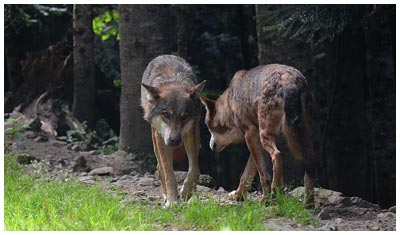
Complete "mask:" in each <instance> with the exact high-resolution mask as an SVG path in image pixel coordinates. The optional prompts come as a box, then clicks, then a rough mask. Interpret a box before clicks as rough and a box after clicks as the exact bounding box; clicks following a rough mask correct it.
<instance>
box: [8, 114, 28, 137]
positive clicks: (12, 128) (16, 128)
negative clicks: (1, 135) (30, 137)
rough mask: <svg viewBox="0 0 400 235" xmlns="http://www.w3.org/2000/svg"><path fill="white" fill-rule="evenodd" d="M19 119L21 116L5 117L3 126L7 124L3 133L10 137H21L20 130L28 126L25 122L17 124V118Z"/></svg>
mask: <svg viewBox="0 0 400 235" xmlns="http://www.w3.org/2000/svg"><path fill="white" fill-rule="evenodd" d="M20 119H21V116H19V117H17V118H10V119H7V120H6V122H5V126H6V127H7V126H9V127H7V128H6V130H5V133H6V134H7V135H8V136H9V137H10V138H11V139H18V138H20V137H21V131H22V130H24V129H26V128H28V125H26V124H19V120H20Z"/></svg>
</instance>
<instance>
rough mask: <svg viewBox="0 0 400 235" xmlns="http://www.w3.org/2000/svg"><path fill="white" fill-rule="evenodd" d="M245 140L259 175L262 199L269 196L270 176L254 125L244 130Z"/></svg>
mask: <svg viewBox="0 0 400 235" xmlns="http://www.w3.org/2000/svg"><path fill="white" fill-rule="evenodd" d="M244 137H245V140H246V144H247V147H248V148H249V151H250V154H251V156H252V157H253V160H254V163H255V165H256V167H257V171H258V175H259V176H260V183H261V187H262V190H263V200H265V199H267V198H268V196H269V192H270V190H269V185H268V183H267V182H270V181H271V176H270V175H269V173H268V171H267V159H266V158H265V156H264V154H263V153H264V151H263V150H262V147H261V143H260V138H259V136H258V129H257V128H256V127H254V126H251V127H249V128H248V129H247V130H246V132H245V135H244Z"/></svg>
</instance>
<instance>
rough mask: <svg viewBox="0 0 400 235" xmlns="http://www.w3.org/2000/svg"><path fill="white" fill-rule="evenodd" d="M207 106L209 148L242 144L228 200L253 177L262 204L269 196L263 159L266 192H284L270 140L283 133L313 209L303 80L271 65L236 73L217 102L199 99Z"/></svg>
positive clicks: (308, 118)
mask: <svg viewBox="0 0 400 235" xmlns="http://www.w3.org/2000/svg"><path fill="white" fill-rule="evenodd" d="M201 100H202V103H203V104H204V105H205V106H206V110H207V113H206V118H205V122H206V125H207V127H208V129H209V131H210V133H211V140H210V148H211V149H212V150H214V151H222V150H223V149H224V148H225V147H227V146H228V145H229V144H232V143H238V142H243V141H244V142H245V143H246V144H247V147H248V149H249V151H250V156H249V159H248V162H247V164H246V167H245V169H244V172H243V174H242V176H241V179H240V183H239V186H238V188H237V190H235V191H233V192H231V193H230V194H229V197H231V198H233V199H236V200H239V199H241V198H242V197H244V196H245V194H246V193H247V191H248V190H249V187H250V185H251V182H252V180H253V178H254V176H255V174H256V173H257V171H258V174H259V176H260V181H261V186H262V190H263V199H266V198H267V197H268V194H269V192H270V189H269V183H270V182H271V177H270V175H269V173H268V172H267V166H266V158H265V157H264V156H265V155H266V153H268V154H269V155H270V157H271V159H272V165H273V178H272V185H271V188H272V189H273V190H277V189H280V188H282V187H283V185H284V182H283V165H282V156H281V153H280V151H279V149H278V148H277V147H276V144H275V137H276V135H277V134H278V133H280V132H282V133H283V135H284V136H285V138H286V140H287V143H288V147H289V149H290V151H291V152H292V154H293V156H294V157H295V158H296V159H298V160H299V161H301V163H302V166H303V167H304V169H305V171H306V173H305V176H304V182H305V190H306V193H305V203H306V204H307V205H312V204H313V201H314V197H313V188H314V177H315V169H316V160H315V157H314V152H313V141H312V129H311V128H312V123H311V122H312V120H311V118H312V97H311V94H310V90H309V88H308V85H307V82H306V79H305V78H304V76H303V75H302V74H301V73H300V72H299V71H298V70H297V69H295V68H293V67H289V66H285V65H279V64H270V65H265V66H258V67H255V68H253V69H251V70H249V71H245V70H241V71H238V72H236V74H235V75H234V77H233V79H232V81H231V83H230V85H229V87H228V88H227V89H226V90H225V91H224V93H223V94H222V95H221V96H220V97H219V98H218V99H217V100H216V101H214V100H210V99H207V98H205V97H201Z"/></svg>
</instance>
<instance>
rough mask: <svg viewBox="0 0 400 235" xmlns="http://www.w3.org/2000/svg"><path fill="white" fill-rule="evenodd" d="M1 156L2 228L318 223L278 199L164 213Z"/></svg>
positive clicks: (209, 203) (204, 204)
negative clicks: (271, 202) (49, 177)
mask: <svg viewBox="0 0 400 235" xmlns="http://www.w3.org/2000/svg"><path fill="white" fill-rule="evenodd" d="M16 157H17V155H16V154H10V153H7V154H6V155H5V158H4V219H5V220H4V223H5V230H7V231H10V230H57V231H59V230H72V231H77V230H84V231H88V230H165V229H171V228H173V229H178V230H252V231H254V230H256V231H257V230H269V228H268V227H267V226H266V221H267V220H268V218H270V217H271V216H273V217H275V216H282V217H284V218H290V219H293V220H294V222H296V223H301V224H313V225H317V222H315V220H313V219H311V218H310V214H309V213H308V211H306V210H305V209H304V206H303V205H302V204H301V202H299V200H298V199H297V198H294V197H288V196H285V195H280V194H278V195H277V199H276V202H274V205H273V206H272V207H267V208H266V207H265V205H264V204H263V203H259V202H255V201H251V200H249V201H244V202H243V203H241V204H228V205H227V204H225V205H223V204H220V203H219V202H218V201H215V200H214V199H213V198H212V197H211V196H210V197H209V198H208V199H207V200H206V201H204V200H202V201H201V200H199V199H198V198H197V197H196V196H194V198H192V199H191V201H190V203H181V204H179V205H176V206H175V205H173V206H171V207H168V208H166V209H163V208H162V207H161V205H160V204H158V205H157V204H156V205H152V204H148V203H147V202H145V201H126V199H125V198H124V194H123V193H121V192H120V191H119V190H118V189H117V188H114V189H112V192H104V191H103V190H102V189H101V188H100V187H99V186H98V185H94V186H84V185H83V184H81V183H80V182H78V181H76V180H75V179H72V178H58V179H53V180H50V181H49V180H46V179H43V178H41V175H40V174H38V175H30V174H28V172H27V171H26V170H25V168H23V167H22V166H21V165H18V164H17V162H16Z"/></svg>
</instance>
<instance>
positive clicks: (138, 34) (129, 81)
mask: <svg viewBox="0 0 400 235" xmlns="http://www.w3.org/2000/svg"><path fill="white" fill-rule="evenodd" d="M169 13H170V11H169V7H168V6H163V5H120V6H119V14H120V22H119V33H120V37H121V40H120V60H121V100H120V113H121V126H120V145H119V149H120V150H124V151H127V152H134V151H137V152H145V153H151V152H153V147H152V143H151V131H150V125H149V124H148V123H147V122H145V121H144V119H143V110H142V108H141V107H140V84H141V80H142V75H143V72H144V70H145V68H146V65H147V63H149V62H150V61H151V60H152V59H153V58H154V57H156V56H158V55H161V54H168V53H171V47H170V41H169V38H168V35H169V34H170V32H171V30H170V29H169V26H170V24H169V19H170V17H169V16H170V15H169Z"/></svg>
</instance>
